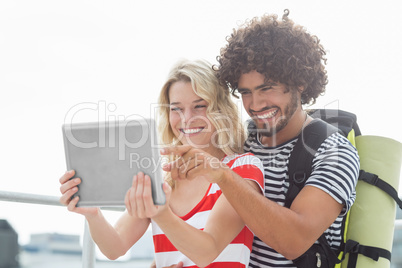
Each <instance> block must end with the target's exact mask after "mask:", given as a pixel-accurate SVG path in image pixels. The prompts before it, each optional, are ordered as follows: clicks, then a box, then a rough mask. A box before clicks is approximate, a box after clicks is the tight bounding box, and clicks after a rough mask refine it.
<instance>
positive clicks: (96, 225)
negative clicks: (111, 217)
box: [86, 210, 150, 260]
mask: <svg viewBox="0 0 402 268" xmlns="http://www.w3.org/2000/svg"><path fill="white" fill-rule="evenodd" d="M99 212H100V210H99ZM86 219H87V221H88V226H89V230H90V232H91V236H92V239H93V240H94V242H95V243H96V244H97V245H98V247H99V249H100V250H101V251H102V253H103V254H104V255H105V256H106V257H107V258H109V259H111V260H115V259H117V258H119V257H121V256H123V255H124V254H126V252H127V251H128V250H129V249H130V248H131V247H132V246H133V245H134V244H135V243H136V242H137V241H138V240H139V239H140V238H141V237H142V236H143V235H144V233H145V231H146V230H147V228H148V226H149V223H150V221H149V219H139V218H137V217H132V216H130V215H128V213H127V212H125V213H124V214H123V215H122V216H121V217H120V219H119V220H118V221H117V223H116V224H115V226H114V227H113V226H112V225H111V224H110V223H109V222H107V220H106V219H105V218H104V217H103V215H102V213H101V212H100V213H99V214H98V215H96V216H91V217H86Z"/></svg>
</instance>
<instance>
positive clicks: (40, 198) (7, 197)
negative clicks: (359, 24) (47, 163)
mask: <svg viewBox="0 0 402 268" xmlns="http://www.w3.org/2000/svg"><path fill="white" fill-rule="evenodd" d="M0 201H8V202H20V203H27V204H38V205H50V206H63V205H62V204H60V202H59V197H56V196H46V195H36V194H28V193H17V192H7V191H0ZM107 209H108V210H117V211H121V209H119V208H107ZM84 228H85V229H84V237H83V247H82V267H83V268H94V267H95V262H96V258H95V243H94V241H93V240H92V237H91V234H90V232H89V227H88V223H87V221H85V227H84ZM401 229H402V219H399V220H395V230H401Z"/></svg>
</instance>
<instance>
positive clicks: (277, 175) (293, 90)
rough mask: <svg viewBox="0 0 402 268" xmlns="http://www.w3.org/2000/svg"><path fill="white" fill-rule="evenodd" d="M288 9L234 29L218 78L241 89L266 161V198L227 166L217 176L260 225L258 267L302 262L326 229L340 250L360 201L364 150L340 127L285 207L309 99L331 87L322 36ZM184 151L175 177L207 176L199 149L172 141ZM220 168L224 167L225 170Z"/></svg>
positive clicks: (250, 146)
mask: <svg viewBox="0 0 402 268" xmlns="http://www.w3.org/2000/svg"><path fill="white" fill-rule="evenodd" d="M288 14H289V13H288V11H285V14H284V16H283V17H282V19H281V20H280V19H278V18H277V16H276V15H269V16H263V17H261V18H255V19H253V20H251V21H250V22H249V23H247V24H246V25H243V26H242V27H240V28H239V29H238V30H237V31H234V32H233V33H232V35H231V36H230V37H229V38H228V44H227V45H226V47H224V48H223V49H222V50H221V55H220V57H219V58H218V61H219V64H220V66H219V67H218V70H217V72H218V77H219V79H220V81H221V82H222V83H225V84H227V85H229V87H230V88H231V89H232V93H233V94H234V95H236V93H238V94H240V95H241V98H242V101H243V105H244V108H245V110H246V111H247V112H248V114H249V115H250V117H251V118H252V119H253V123H252V126H251V127H250V128H249V129H250V130H252V131H250V133H249V137H248V140H247V141H246V143H245V151H247V152H252V153H254V154H255V155H256V156H258V157H259V158H260V159H261V160H262V161H263V163H264V169H265V197H264V196H262V195H257V194H256V193H255V191H253V189H251V187H250V186H249V185H247V183H245V181H244V180H243V179H241V178H240V177H239V176H237V175H236V174H234V173H233V172H231V171H230V170H229V169H228V168H225V167H222V165H217V166H216V171H215V173H214V174H215V176H214V178H217V179H214V182H216V183H218V185H219V186H220V188H221V190H222V192H223V194H224V195H225V196H226V198H227V200H229V202H230V203H231V205H232V206H233V207H234V208H235V209H236V211H237V212H238V214H239V215H240V216H241V217H242V218H243V220H244V221H245V223H246V225H247V226H248V227H249V228H250V229H251V230H252V231H253V232H254V234H255V239H254V244H253V251H252V254H251V260H250V267H295V264H293V261H292V260H294V259H296V258H298V257H299V256H301V255H302V254H303V253H304V252H306V251H307V250H308V249H309V248H310V247H311V246H312V245H313V244H314V243H315V242H316V240H317V239H318V238H319V237H320V236H321V235H322V234H323V233H325V237H326V239H327V241H328V243H329V245H330V246H331V247H332V248H333V249H335V250H337V249H339V246H340V242H341V225H342V219H343V217H344V216H345V215H346V213H347V211H348V210H349V209H350V207H351V206H352V204H353V202H354V200H355V197H356V193H355V186H356V183H357V178H358V173H359V159H358V155H357V151H356V150H355V148H354V147H353V146H352V145H351V144H350V143H349V141H348V140H347V139H346V138H344V137H343V136H341V135H340V134H339V133H335V134H332V135H331V136H329V137H328V138H327V139H326V140H325V141H324V142H323V143H322V144H321V146H320V148H319V149H318V151H317V152H316V153H315V155H314V159H313V164H312V173H311V176H310V177H309V178H308V179H307V182H306V184H305V187H304V188H303V189H302V190H301V192H300V193H299V194H298V196H297V197H296V199H295V200H294V202H293V203H292V205H291V207H290V208H286V207H284V201H285V195H286V192H287V190H288V186H289V178H288V174H287V172H288V160H289V156H290V154H291V152H292V150H293V147H294V145H295V143H296V141H297V139H298V138H299V134H300V133H301V131H302V129H303V127H304V126H306V125H308V124H309V123H310V122H311V121H312V118H310V117H309V116H308V115H307V113H306V112H305V111H304V110H303V108H302V105H303V104H309V103H314V102H315V100H316V98H317V97H318V96H319V95H320V94H322V93H323V92H324V91H325V86H326V84H327V75H326V71H325V68H324V64H325V62H326V59H325V51H324V48H323V47H322V45H321V44H320V42H319V39H318V38H317V37H316V36H312V35H310V34H309V33H308V32H307V31H306V29H305V28H303V27H301V26H298V25H295V24H294V23H293V21H291V20H290V19H289V18H288ZM163 153H164V154H168V153H174V154H176V155H179V156H181V158H180V159H179V160H178V161H177V162H176V163H171V164H169V165H167V166H166V168H165V170H167V171H171V172H172V177H178V178H192V177H195V176H200V175H201V176H204V177H205V178H206V179H208V180H211V178H210V176H208V174H206V172H205V169H204V168H203V164H202V161H201V162H197V163H193V164H189V163H190V162H191V161H193V159H200V156H199V155H200V154H202V152H200V151H199V150H195V149H192V148H189V147H175V148H167V149H165V151H164V152H163ZM216 174H219V176H217V175H216Z"/></svg>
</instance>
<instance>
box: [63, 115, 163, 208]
mask: <svg viewBox="0 0 402 268" xmlns="http://www.w3.org/2000/svg"><path fill="white" fill-rule="evenodd" d="M62 130H63V138H64V148H65V156H66V162H67V170H72V169H73V170H75V177H78V178H81V181H82V182H81V184H80V185H79V186H78V192H77V193H76V195H78V196H79V197H80V200H79V202H78V204H77V206H82V207H84V206H85V207H87V206H96V207H100V206H103V207H107V206H125V204H124V197H125V195H126V193H127V191H128V189H129V188H130V187H131V184H132V179H133V176H134V175H135V174H137V173H138V172H140V171H142V172H144V173H145V174H146V175H149V176H150V177H151V181H152V196H153V199H154V203H155V204H158V205H160V204H164V203H165V196H164V192H163V189H162V183H163V178H162V168H161V167H162V163H161V158H160V155H159V149H160V147H159V145H158V140H157V135H156V126H155V122H154V120H152V119H144V118H140V119H135V120H127V121H108V122H91V123H72V124H64V125H63V127H62Z"/></svg>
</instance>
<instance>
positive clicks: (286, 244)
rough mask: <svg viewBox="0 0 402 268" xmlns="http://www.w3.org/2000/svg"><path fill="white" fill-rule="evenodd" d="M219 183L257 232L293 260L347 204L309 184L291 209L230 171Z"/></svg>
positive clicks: (259, 236)
mask: <svg viewBox="0 0 402 268" xmlns="http://www.w3.org/2000/svg"><path fill="white" fill-rule="evenodd" d="M217 183H218V185H219V187H220V188H221V190H222V192H223V193H224V194H225V197H226V198H227V200H228V201H229V202H230V203H231V205H232V206H233V207H234V208H235V210H236V211H237V213H238V214H239V215H240V217H241V218H242V219H243V220H244V222H245V223H246V225H247V226H248V227H249V228H250V229H251V230H252V231H253V232H254V234H255V235H256V236H258V238H260V239H261V240H262V241H263V242H264V243H266V244H268V245H269V246H270V247H272V248H273V249H275V250H276V251H277V252H279V253H280V254H282V255H283V256H284V257H285V258H287V259H289V260H293V259H295V258H297V257H299V256H300V255H301V254H303V253H304V252H305V251H306V250H307V249H308V248H309V247H310V246H311V245H312V244H313V243H314V242H315V241H316V240H317V239H318V237H319V236H320V235H321V234H322V233H323V232H324V231H325V230H326V229H328V227H329V226H330V225H331V224H332V223H333V222H334V221H335V219H336V218H337V216H338V215H339V214H340V212H341V210H342V207H343V206H342V204H339V203H338V202H336V201H335V200H334V199H333V198H332V197H331V196H330V195H329V194H327V193H325V192H324V191H322V190H320V189H318V188H316V187H312V186H306V187H304V188H303V189H302V191H301V192H300V193H299V195H298V196H297V197H296V199H295V200H294V201H293V204H292V206H291V207H290V209H288V208H285V207H282V206H280V205H278V204H277V203H275V202H273V201H271V200H269V199H268V198H266V197H264V196H262V195H259V194H256V191H255V190H254V189H252V188H251V187H250V185H249V184H248V183H246V182H245V181H244V180H243V179H242V178H241V177H240V176H238V175H237V174H236V173H234V172H231V171H230V170H228V171H226V172H225V176H223V177H222V178H221V180H220V181H218V182H217ZM245 200H247V202H245Z"/></svg>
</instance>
